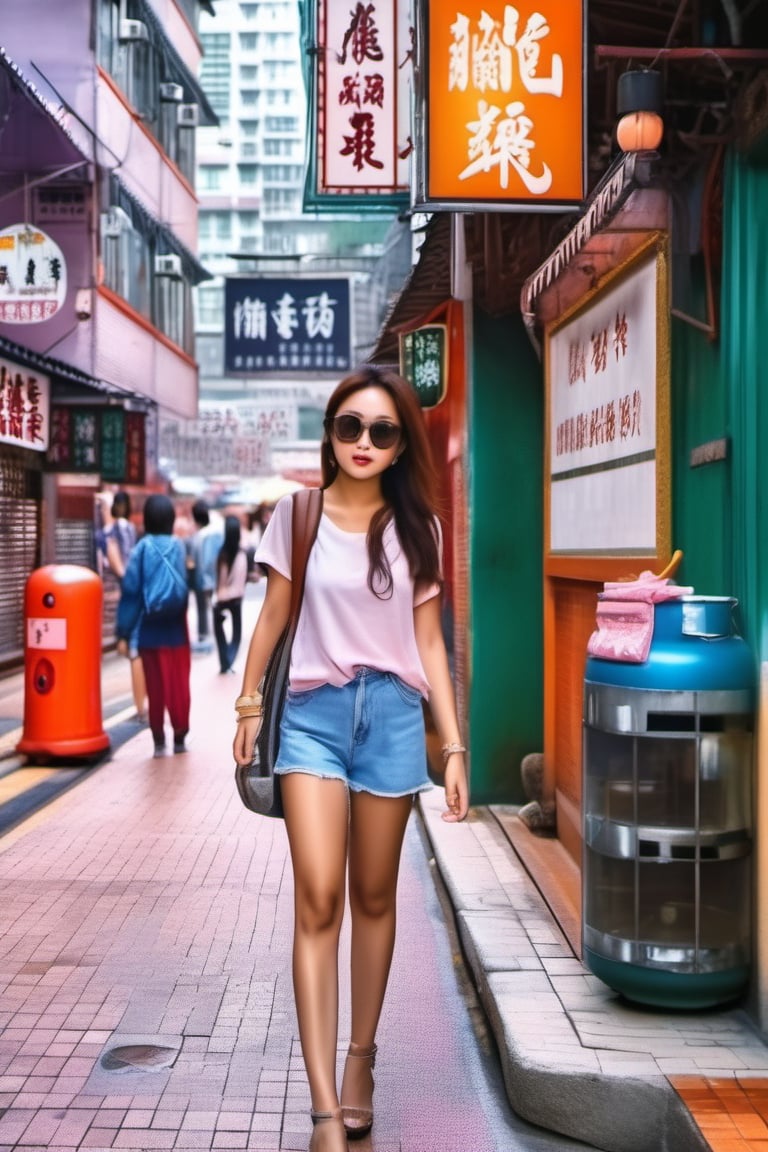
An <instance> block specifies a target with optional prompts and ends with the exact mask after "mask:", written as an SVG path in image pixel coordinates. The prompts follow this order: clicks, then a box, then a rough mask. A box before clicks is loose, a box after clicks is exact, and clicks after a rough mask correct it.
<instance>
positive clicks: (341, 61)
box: [305, 0, 413, 212]
mask: <svg viewBox="0 0 768 1152" xmlns="http://www.w3.org/2000/svg"><path fill="white" fill-rule="evenodd" d="M310 20H311V21H312V25H311V28H310V29H309V34H310V36H313V37H314V43H315V46H316V49H315V51H313V52H311V53H309V54H308V60H309V61H310V62H311V68H312V69H313V71H312V75H311V85H310V91H311V93H312V97H311V101H310V110H311V116H312V120H313V122H314V123H313V124H312V125H311V126H310V132H309V134H308V141H309V162H308V179H307V190H306V194H305V207H306V208H318V207H320V206H322V207H324V208H326V209H329V208H330V209H336V210H338V211H343V212H344V211H349V208H350V198H352V203H353V204H354V207H355V209H356V210H358V211H359V210H363V211H365V209H366V208H368V209H371V210H374V211H381V210H382V209H385V208H388V209H389V211H391V210H392V208H393V207H394V206H395V205H397V204H404V203H405V202H406V201H407V199H408V188H409V156H410V153H411V151H412V143H411V135H410V131H411V130H410V97H411V74H412V62H413V32H412V29H411V27H410V21H409V16H408V0H375V2H373V3H356V2H355V0H349V2H344V0H315V4H314V7H313V9H312V13H311V15H310Z"/></svg>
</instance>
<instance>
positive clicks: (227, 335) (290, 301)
mask: <svg viewBox="0 0 768 1152" xmlns="http://www.w3.org/2000/svg"><path fill="white" fill-rule="evenodd" d="M224 307H225V317H226V326H225V330H224V369H225V371H226V372H234V373H237V372H269V373H274V372H291V373H296V372H312V373H317V372H329V373H336V372H345V371H347V369H348V368H349V367H350V349H351V308H350V287H349V280H348V279H344V278H337V279H335V278H331V277H328V278H326V279H319V280H318V279H313V280H309V279H301V278H299V277H286V276H283V277H262V278H258V279H256V278H251V277H248V278H246V277H242V278H241V277H232V278H231V279H228V280H227V281H226V285H225V293H224Z"/></svg>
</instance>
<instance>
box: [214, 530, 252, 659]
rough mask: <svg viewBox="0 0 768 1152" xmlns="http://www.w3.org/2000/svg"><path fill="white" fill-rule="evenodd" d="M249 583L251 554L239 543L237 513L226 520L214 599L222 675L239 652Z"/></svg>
mask: <svg viewBox="0 0 768 1152" xmlns="http://www.w3.org/2000/svg"><path fill="white" fill-rule="evenodd" d="M247 582H248V556H247V555H246V552H245V549H244V548H241V546H240V521H239V520H238V518H237V516H227V517H226V518H225V520H224V543H223V544H222V546H221V548H220V550H219V555H218V558H217V560H216V591H215V593H214V602H213V634H214V636H215V637H216V648H217V650H218V653H219V670H220V672H221V673H222V675H223V674H224V673H225V672H232V671H233V668H232V665H233V664H234V662H235V660H236V658H237V654H238V652H239V651H240V638H241V636H242V630H243V596H244V595H245V586H246V584H247ZM227 616H229V619H230V635H229V639H227V634H226V629H225V622H226V618H227Z"/></svg>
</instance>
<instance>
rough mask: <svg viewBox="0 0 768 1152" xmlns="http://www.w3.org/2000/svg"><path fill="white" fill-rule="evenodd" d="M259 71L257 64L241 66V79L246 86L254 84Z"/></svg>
mask: <svg viewBox="0 0 768 1152" xmlns="http://www.w3.org/2000/svg"><path fill="white" fill-rule="evenodd" d="M258 75H259V70H258V68H257V67H256V65H255V64H241V65H240V79H241V81H242V82H243V83H244V84H248V83H253V81H254V80H256V79H257V78H258Z"/></svg>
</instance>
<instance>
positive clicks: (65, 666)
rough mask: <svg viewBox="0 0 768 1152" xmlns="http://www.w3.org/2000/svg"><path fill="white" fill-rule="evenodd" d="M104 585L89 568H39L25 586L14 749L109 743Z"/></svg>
mask: <svg viewBox="0 0 768 1152" xmlns="http://www.w3.org/2000/svg"><path fill="white" fill-rule="evenodd" d="M102 599H103V593H102V584H101V580H100V579H99V577H98V576H97V575H96V573H95V572H92V571H91V570H90V568H84V567H81V566H80V565H77V564H49V565H46V566H45V567H43V568H37V569H35V571H34V572H33V573H32V574H31V575H30V577H29V579H28V580H27V584H26V588H25V592H24V626H25V630H26V635H25V642H24V729H23V732H22V737H21V740H20V741H19V743H18V744H17V745H16V748H17V751H19V752H23V753H25V754H26V755H28V756H31V757H33V758H36V757H39V756H48V757H61V758H67V759H69V758H81V757H94V756H97V755H98V754H100V753H102V752H104V751H105V750H106V749H107V748H109V737H108V736H107V734H106V733H105V731H104V728H103V726H102V718H101V613H102Z"/></svg>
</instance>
